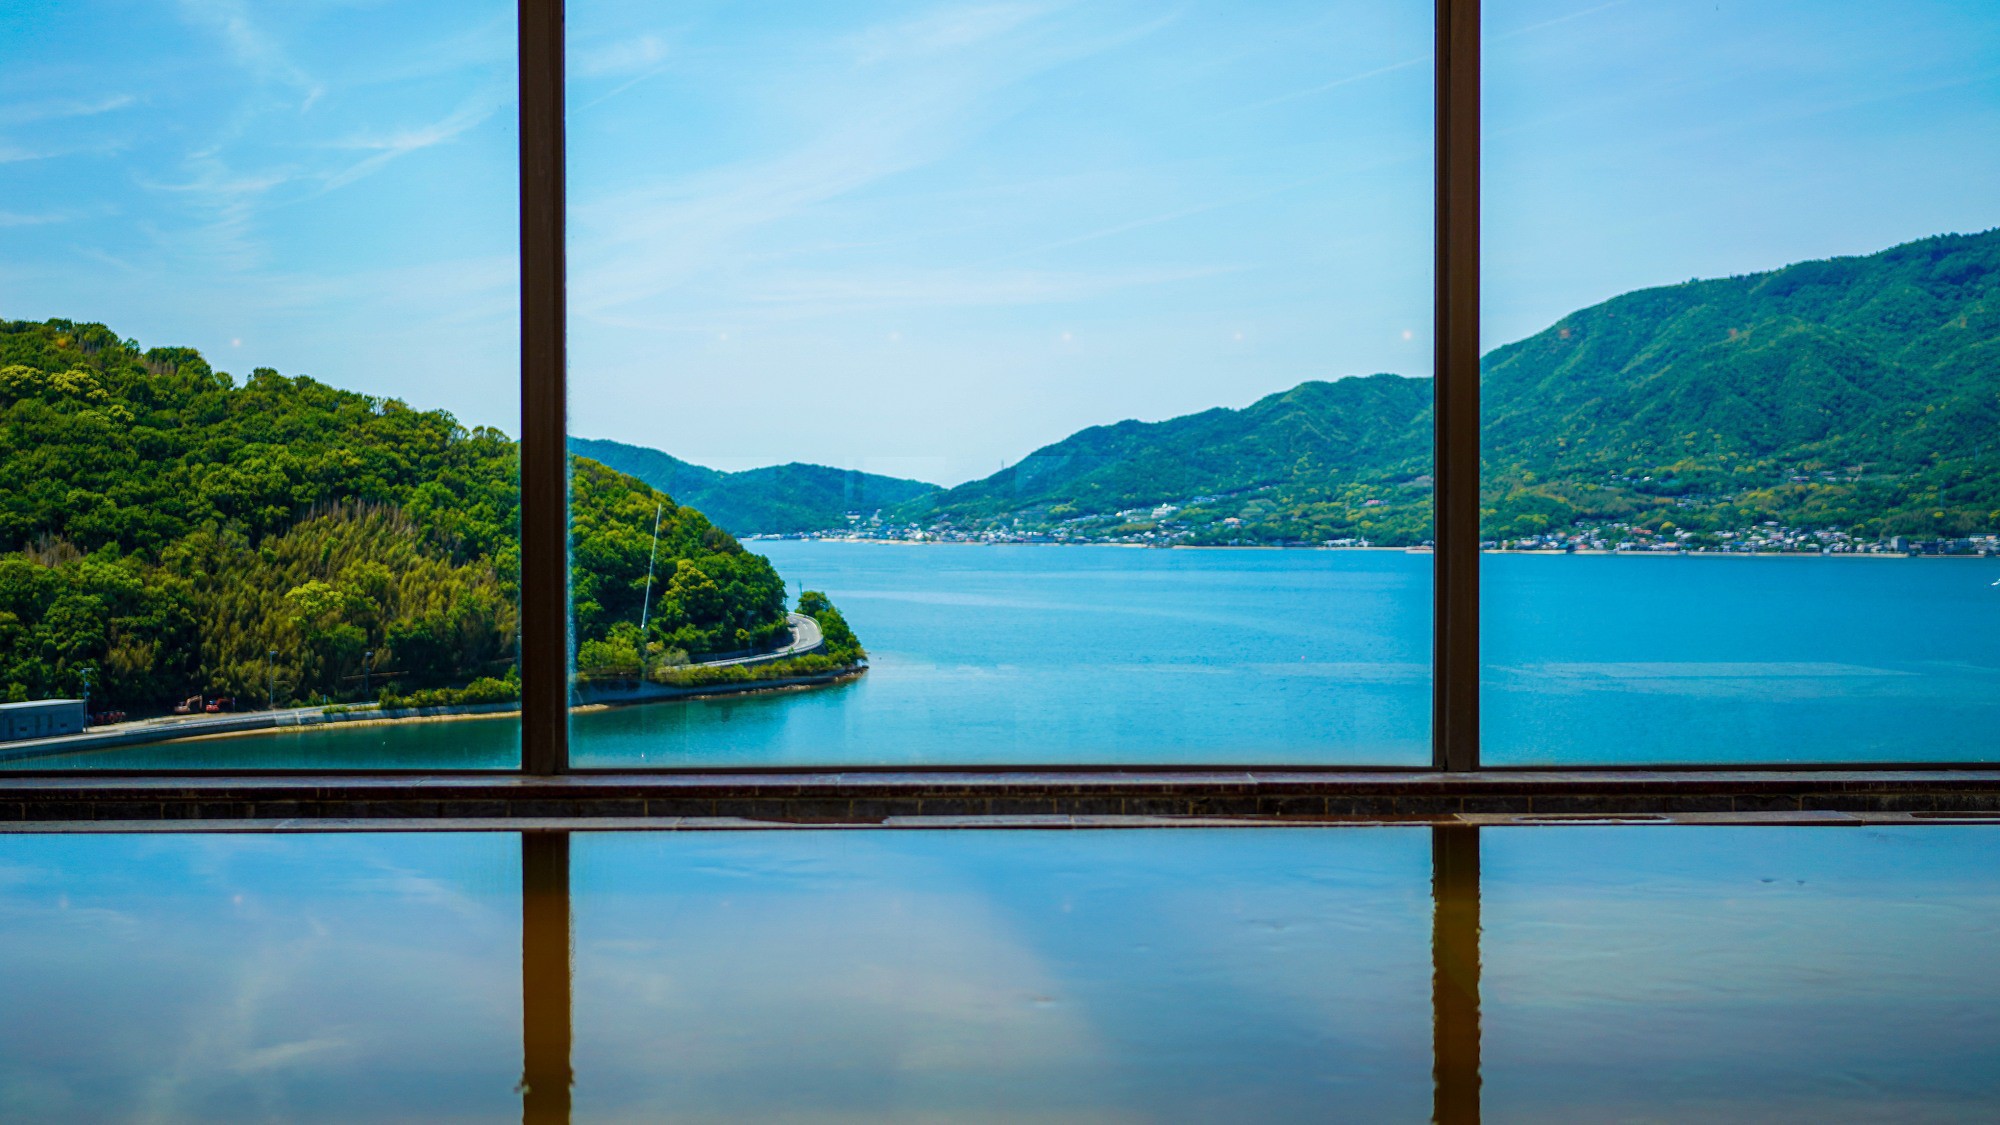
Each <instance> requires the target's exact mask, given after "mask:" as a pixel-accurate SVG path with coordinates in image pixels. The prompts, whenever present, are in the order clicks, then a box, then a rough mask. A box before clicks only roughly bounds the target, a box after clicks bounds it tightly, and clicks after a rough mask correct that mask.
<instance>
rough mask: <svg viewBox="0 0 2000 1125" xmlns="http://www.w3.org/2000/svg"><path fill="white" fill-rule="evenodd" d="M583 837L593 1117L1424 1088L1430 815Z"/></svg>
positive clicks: (1207, 1100)
mask: <svg viewBox="0 0 2000 1125" xmlns="http://www.w3.org/2000/svg"><path fill="white" fill-rule="evenodd" d="M573 847H574V849H575V851H574V853H573V854H574V862H575V875H574V881H573V884H572V893H573V896H574V903H575V929H574V942H575V957H574V962H575V966H576V969H575V973H576V984H575V1013H576V1016H575V1018H576V1038H575V1068H576V1102H575V1104H576V1110H577V1115H578V1118H579V1119H584V1118H604V1119H618V1120H627V1119H657V1118H660V1117H663V1116H665V1117H675V1118H681V1119H687V1120H734V1121H748V1120H759V1121H769V1120H784V1119H788V1118H791V1119H796V1118H799V1117H818V1118H828V1117H833V1118H839V1119H845V1120H867V1121H939V1120H952V1121H961V1120H1003V1119H1004V1120H1065V1121H1085V1120H1088V1121H1104V1120H1145V1121H1183V1120H1184V1121H1215V1120H1243V1121H1292V1120H1319V1119H1323V1118H1324V1117H1325V1115H1326V1107H1327V1106H1329V1105H1337V1106H1339V1107H1340V1116H1350V1117H1352V1118H1353V1119H1355V1120H1368V1121H1412V1120H1423V1119H1425V1117H1426V1115H1427V1111H1428V1109H1429V1103H1430V1097H1431V1057H1430V1055H1431V1043H1430V1031H1431V1026H1430V1017H1431V1011H1430V979H1431V964H1430V941H1429V922H1430V913H1431V909H1430V908H1431V904H1430V900H1429V895H1428V874H1429V872H1428V866H1427V861H1428V859H1429V835H1428V833H1427V832H1426V831H1425V830H1422V829H1386V830H1358V831H1349V830H1330V831H1314V830H1310V829H1308V830H1293V829H1276V830H1272V829H1253V830H1249V831H1230V830H1226V829H1216V830H1206V829H1205V830H1201V831H1186V830H1180V829H1169V830H1164V831H1161V830H1154V831H1114V832H1070V833H1050V832H1039V833H1038V832H1025V833H1024V832H999V833H994V832H975V831H949V832H915V831H888V832H833V833H828V832H785V833H769V832H753V833H738V832H724V833H643V834H626V835H609V834H590V835H579V836H577V837H576V838H575V839H574V842H573Z"/></svg>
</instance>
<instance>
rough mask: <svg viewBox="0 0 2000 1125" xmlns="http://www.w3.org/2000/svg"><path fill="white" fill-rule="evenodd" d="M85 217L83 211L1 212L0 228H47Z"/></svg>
mask: <svg viewBox="0 0 2000 1125" xmlns="http://www.w3.org/2000/svg"><path fill="white" fill-rule="evenodd" d="M81 217H83V212H81V211H39V212H24V211H0V227H45V226H48V225H49V224H51V223H67V222H70V221H72V220H74V219H78V218H81Z"/></svg>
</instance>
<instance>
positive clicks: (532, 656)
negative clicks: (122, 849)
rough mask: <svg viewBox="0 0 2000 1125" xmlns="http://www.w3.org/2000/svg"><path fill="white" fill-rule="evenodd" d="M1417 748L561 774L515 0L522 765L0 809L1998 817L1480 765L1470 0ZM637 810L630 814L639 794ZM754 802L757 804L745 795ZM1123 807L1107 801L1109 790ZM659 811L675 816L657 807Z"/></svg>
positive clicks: (1806, 771)
mask: <svg viewBox="0 0 2000 1125" xmlns="http://www.w3.org/2000/svg"><path fill="white" fill-rule="evenodd" d="M1434 3H1435V8H1436V23H1435V37H1436V44H1435V51H1436V54H1435V58H1436V65H1435V83H1436V119H1435V138H1434V143H1435V159H1436V165H1435V167H1436V175H1435V185H1434V191H1435V201H1434V208H1435V211H1434V216H1435V217H1434V223H1435V262H1434V269H1435V274H1434V284H1435V298H1434V305H1435V308H1434V313H1433V315H1434V317H1435V332H1434V344H1433V347H1434V353H1433V360H1434V375H1435V378H1434V386H1433V391H1434V394H1435V396H1436V403H1435V417H1436V428H1435V433H1434V440H1435V458H1436V464H1435V468H1434V470H1433V476H1434V480H1435V491H1434V496H1433V505H1434V518H1435V529H1436V530H1435V544H1436V553H1435V555H1434V556H1433V566H1434V568H1435V570H1434V580H1433V599H1434V604H1433V654H1432V729H1431V739H1432V754H1431V762H1430V765H1429V766H1428V767H1427V768H1412V767H1406V766H1369V765H1301V764H1297V763H1274V764H1270V765H1256V764H1250V765H1246V764H1230V765H1213V766H1165V765H1162V766H1145V765H1139V766H1131V765H1117V766H1107V765H1104V764H1094V763H1086V764H1069V765H1049V764H1023V765H1011V766H977V767H973V766H964V765H919V766H770V767H747V768H746V767H740V766H738V767H657V766H648V767H574V766H572V765H571V763H570V757H569V733H570V730H569V717H570V716H569V711H570V667H569V653H570V649H571V634H570V619H569V565H570V559H569V511H568V503H569V459H568V451H567V444H566V433H567V430H568V426H567V414H566V408H567V397H568V386H567V383H568V379H567V374H568V373H567V331H568V328H567V292H566V282H567V276H566V270H567V265H566V261H565V239H566V231H565V217H566V216H565V209H566V206H567V204H566V198H565V187H566V183H565V178H566V175H567V171H566V160H565V151H566V150H565V139H564V128H565V113H566V109H565V90H564V83H565V77H564V52H565V29H564V11H565V0H516V11H517V16H518V29H519V35H518V41H517V42H518V58H519V97H520V108H519V112H520V145H521V151H520V206H521V214H520V220H521V232H520V233H521V245H520V268H521V320H520V328H521V385H520V393H521V431H522V432H521V466H520V472H521V639H522V644H521V682H522V698H521V761H520V765H519V766H518V768H516V769H512V770H485V769H480V770H473V769H424V768H399V769H348V770H343V769H326V768H320V769H314V768H285V769H173V770H162V769H125V770H89V771H75V770H63V771H51V770H35V769H32V768H28V769H5V770H0V822H4V821H8V820H43V821H47V820H68V819H76V820H98V821H105V820H121V819H128V818H129V819H134V820H156V819H162V818H192V819H198V820H207V819H210V818H211V814H212V815H213V817H215V818H220V819H269V818H272V817H276V818H280V819H282V818H288V817H306V818H331V819H343V818H351V817H363V818H367V817H408V816H416V817H446V818H451V817H459V818H486V817H500V818H505V817H522V816H526V817H540V816H555V817H578V816H580V817H585V818H592V817H624V816H647V817H652V816H692V817H700V816H721V817H731V816H750V815H761V814H763V813H769V814H770V815H772V816H774V817H779V818H800V819H832V820H855V821H863V822H869V821H879V820H880V819H881V817H883V816H923V817H932V816H943V817H956V816H1003V817H1004V816H1010V815H1011V816H1020V815H1034V813H1033V811H1031V809H1030V806H1032V807H1033V809H1034V810H1040V809H1041V808H1042V806H1044V805H1046V806H1047V808H1046V810H1045V811H1046V812H1047V813H1049V814H1054V815H1076V816H1095V815H1111V816H1118V815H1138V816H1141V817H1145V816H1154V815H1169V816H1187V815H1192V816H1228V815H1247V816H1275V817H1289V816H1298V817H1308V818H1334V819H1338V818H1342V817H1348V818H1352V817H1380V816H1394V817H1412V818H1419V819H1423V818H1436V817H1445V818H1448V819H1449V818H1456V817H1459V816H1499V815H1510V814H1516V813H1520V814H1530V815H1537V816H1539V815H1550V816H1563V815H1570V814H1573V813H1574V814H1581V813H1583V812H1585V811H1587V810H1590V809H1596V810H1599V811H1601V812H1603V813H1605V814H1606V815H1611V814H1618V813H1624V814H1638V813H1642V812H1643V813H1645V814H1647V815H1653V814H1669V815H1678V814H1693V815H1696V816H1710V815H1714V816H1725V817H1728V816H1742V815H1746V814H1761V813H1763V812H1767V811H1768V812H1772V813H1774V814H1778V815H1781V816H1790V815H1793V814H1798V815H1801V816H1805V817H1808V818H1809V817H1811V816H1812V815H1815V814H1826V813H1835V812H1838V811H1840V810H1846V811H1849V812H1856V813H1867V814H1884V815H1890V816H1918V817H1923V816H1947V815H1955V814H1957V813H1960V812H1962V813H1965V814H1967V815H1970V816H1980V815H1982V814H1987V815H1991V814H2000V760H1995V759H1990V758H1989V759H1982V760H1976V761H1953V762H1921V761H1890V762H1802V763H1799V762H1784V763H1769V762H1765V763H1757V762H1750V763H1726V764H1725V763H1716V762H1705V761H1702V760H1700V759H1694V760H1689V761H1685V762H1678V763H1652V764H1647V765H1644V766H1621V765H1607V764H1588V763H1582V764H1562V765H1545V766H1488V765H1485V764H1483V763H1482V762H1481V760H1480V727H1479V724H1480V714H1479V702H1480V687H1479V677H1480V671H1481V666H1480V655H1479V589H1480V582H1479V566H1480V542H1479V484H1480V480H1479V478H1480V444H1479V443H1480V434H1479V378H1480V373H1479V298H1480V284H1479V282H1480V269H1479V249H1480V248H1479V212H1480V71H1481V60H1480V8H1481V0H1434ZM634 806H636V809H635V807H634ZM750 806H756V808H751V807H750ZM1114 806H1115V807H1114ZM670 810H671V811H670Z"/></svg>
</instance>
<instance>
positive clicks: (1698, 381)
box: [868, 230, 2000, 548]
mask: <svg viewBox="0 0 2000 1125" xmlns="http://www.w3.org/2000/svg"><path fill="white" fill-rule="evenodd" d="M1481 371H1482V375H1483V380H1482V398H1483V417H1484V425H1483V435H1484V439H1483V440H1484V461H1485V464H1484V485H1485V487H1484V493H1483V512H1482V526H1483V528H1484V534H1485V535H1486V536H1487V537H1488V538H1489V539H1490V540H1492V541H1495V542H1503V543H1506V544H1509V545H1527V546H1548V545H1555V544H1557V543H1567V544H1570V545H1586V544H1597V543H1610V544H1615V543H1617V542H1627V543H1632V544H1635V545H1666V544H1678V545H1681V546H1689V547H1697V548H1698V547H1715V546H1731V545H1740V544H1742V543H1745V542H1749V541H1757V542H1760V543H1770V544H1777V543H1779V542H1781V541H1783V542H1785V543H1788V544H1790V545H1812V544H1818V545H1821V546H1839V545H1843V544H1846V545H1851V544H1853V543H1857V542H1863V541H1875V540H1879V539H1883V538H1886V537H1890V536H1899V535H1900V536H1910V537H1915V538H1934V537H1946V538H1949V537H1965V536H1972V535H1978V534H1991V533H1992V532H1994V530H1995V529H1996V528H2000V230H1995V231H1987V232H1984V233H1980V234H1971V235H1958V234H1951V235H1940V236H1937V237H1933V238H1926V239H1921V240H1919V241H1915V242H1910V243H1906V244H1904V245H1901V246H1896V247H1894V248H1891V249H1888V250H1884V251H1881V252H1879V253H1875V254H1870V255H1866V256H1859V257H1845V258H1831V259H1823V260H1815V261H1808V262H1801V263H1798V264H1796V265H1791V266H1787V267H1784V268H1781V269H1775V270H1770V271H1766V272H1762V273H1753V274H1744V275H1740V276H1735V277H1728V278H1719V279H1712V280H1697V281H1690V282H1686V283H1683V284H1678V285H1668V286H1661V287H1657V288H1651V289H1644V290H1639V291H1636V292H1632V293H1627V294H1624V295H1622V296H1618V297H1614V298H1612V299H1610V300H1608V301H1605V302H1603V303H1601V304H1598V305H1594V306H1592V307H1590V308H1587V309H1583V310H1580V311H1578V312H1575V313H1572V314H1570V315H1569V316H1566V317H1564V318H1562V319H1561V320H1559V321H1557V322H1556V323H1555V324H1553V325H1551V326H1549V327H1548V328H1547V329H1545V330H1543V331H1542V332H1539V333H1536V334H1535V335H1534V336H1531V337H1529V338H1527V339H1525V340H1522V341H1519V342H1517V343H1513V344H1508V345H1505V346H1503V347H1499V348H1496V349H1494V350H1493V351H1492V352H1490V353H1489V354H1487V355H1486V356H1485V357H1484V359H1483V360H1482V362H1481ZM1431 456H1432V454H1431V383H1430V380H1428V379H1421V378H1408V377H1403V376H1398V375H1390V374H1378V375H1370V376H1365V377H1355V378H1346V379H1339V380H1334V381H1331V382H1308V383H1304V384H1301V385H1299V386H1297V387H1294V388H1292V389H1291V390H1289V391H1284V392H1281V393H1278V394H1273V395H1270V396H1267V397H1265V398H1262V399H1259V400H1258V401H1256V402H1254V403H1252V404H1251V405H1249V406H1247V407H1244V408H1242V409H1226V408H1218V409H1214V410H1208V411H1204V412H1202V413H1199V414H1192V415H1187V416H1184V417H1179V418H1171V419H1168V420H1165V421H1161V422H1136V421H1126V422H1120V423H1117V424H1115V425H1109V426H1096V427H1092V428H1090V429H1086V430H1083V431H1080V432H1078V433H1076V434H1074V435H1072V436H1070V437H1068V438H1065V439H1063V440H1062V441H1059V442H1056V443H1054V444H1052V445H1048V446H1045V447H1043V448H1041V449H1038V450H1036V451H1035V452H1034V453H1032V454H1030V455H1029V456H1027V457H1025V458H1023V459H1022V460H1021V461H1020V462H1019V463H1018V464H1016V465H1013V466H1010V467H1009V468H1007V469H1004V470H1002V471H1001V472H999V473H996V474H994V475H993V476H990V477H987V478H985V479H983V480H978V481H973V482H970V483H968V484H964V485H960V486H958V487H956V488H952V489H948V490H945V491H942V492H939V493H937V494H935V495H933V496H930V497H925V498H919V499H917V500H914V501H911V502H909V503H906V504H904V505H902V506H901V507H900V508H898V509H896V510H895V511H893V512H891V513H889V516H888V518H887V519H885V520H884V521H882V522H881V523H880V524H878V525H876V526H875V527H874V528H873V529H872V530H871V531H870V532H868V533H869V534H877V535H885V536H895V537H903V536H911V535H921V536H929V537H942V538H986V539H993V538H1000V539H1006V538H1034V539H1041V538H1050V539H1057V540H1065V539H1072V540H1083V541H1090V540H1100V541H1101V540H1122V541H1133V542H1164V543H1327V542H1333V543H1359V542H1371V543H1377V544H1383V545H1412V544H1417V543H1421V542H1423V541H1426V540H1427V539H1428V538H1429V536H1430V513H1429V491H1430V476H1429V472H1430V465H1431ZM1774 527H1775V528H1781V529H1783V530H1782V531H1774V530H1772V528H1774Z"/></svg>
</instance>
